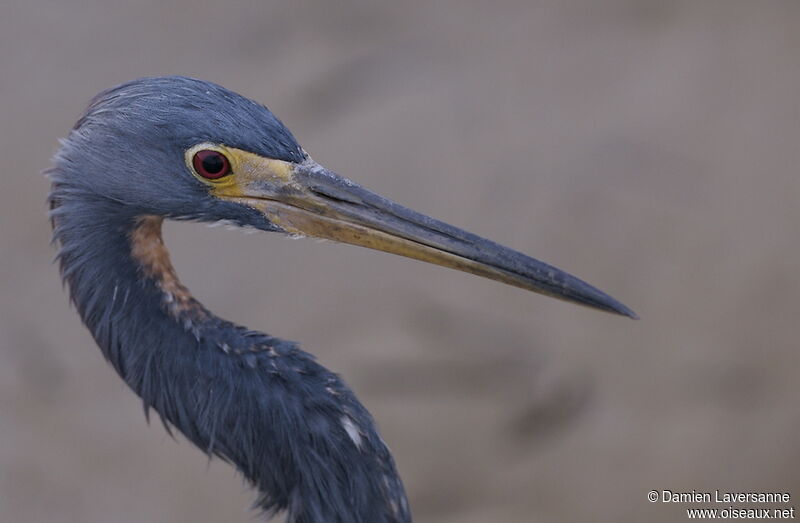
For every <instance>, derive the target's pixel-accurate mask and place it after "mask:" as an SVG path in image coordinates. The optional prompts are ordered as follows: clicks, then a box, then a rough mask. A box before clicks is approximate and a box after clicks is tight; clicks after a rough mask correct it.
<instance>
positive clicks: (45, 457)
mask: <svg viewBox="0 0 800 523" xmlns="http://www.w3.org/2000/svg"><path fill="white" fill-rule="evenodd" d="M334 4H335V5H334ZM430 4H431V3H429V2H418V3H401V2H392V3H386V4H385V5H384V6H382V7H381V6H378V5H377V4H376V3H374V2H368V1H366V0H364V1H361V2H358V1H350V2H344V3H341V2H335V3H334V2H324V1H319V2H299V1H293V2H272V3H267V2H257V1H250V2H244V1H226V2H213V1H207V0H202V1H196V0H195V1H188V0H184V1H179V2H166V3H165V2H162V1H156V0H150V1H146V2H130V3H127V4H122V3H120V4H115V3H114V2H108V1H99V0H97V1H85V2H77V1H76V2H65V1H56V0H51V1H27V2H26V1H23V0H11V1H10V2H9V1H8V0H6V1H5V2H4V3H3V4H2V5H1V6H0V159H1V160H2V169H1V172H2V174H0V176H2V178H1V179H2V190H0V213H1V214H0V218H1V219H2V226H1V227H0V234H1V235H2V236H1V240H0V242H1V243H0V245H2V247H0V248H1V249H2V255H1V256H0V271H2V273H1V274H0V281H2V297H1V299H0V521H2V522H109V521H113V522H144V521H148V522H156V521H159V522H197V521H204V522H205V521H208V522H217V521H219V522H221V521H225V522H234V521H239V522H249V521H253V514H252V513H251V512H248V511H247V510H246V507H247V506H248V504H249V502H250V501H251V500H252V495H251V493H250V492H249V491H248V490H247V489H246V488H245V487H244V486H243V485H242V483H241V481H240V480H239V479H238V478H237V477H236V475H235V473H234V472H233V470H232V469H231V468H229V467H228V466H226V465H224V464H221V463H219V462H212V463H211V464H208V463H207V461H206V460H205V458H204V457H203V455H202V453H200V452H199V451H197V450H196V449H194V448H193V447H192V446H191V445H189V444H188V443H187V442H186V441H184V440H180V441H179V442H178V443H176V442H174V441H173V440H171V439H170V438H169V437H168V436H166V434H165V432H164V430H163V429H162V428H161V427H160V426H158V424H153V425H152V426H150V427H148V426H147V425H146V424H145V422H144V419H143V415H142V409H141V405H140V403H139V401H138V400H137V398H136V397H135V396H134V395H133V394H132V393H131V392H129V391H128V390H127V389H126V388H125V386H124V385H123V384H122V382H121V381H120V380H119V379H118V378H117V376H116V375H115V374H114V373H113V372H112V370H111V369H110V368H109V367H108V366H107V365H106V363H105V362H104V361H103V359H102V357H101V355H100V352H99V351H98V350H97V349H96V347H95V346H94V344H93V343H92V341H91V339H90V337H89V335H88V334H87V332H86V331H85V330H84V329H83V327H82V326H81V324H80V321H79V320H78V317H77V316H76V314H75V312H74V311H73V310H71V309H70V308H69V307H68V304H67V297H66V294H65V293H64V292H63V291H62V289H61V286H60V284H59V280H58V277H57V274H56V269H55V267H54V266H53V265H51V263H50V260H51V258H52V256H53V250H52V249H51V248H50V247H49V246H48V240H49V226H48V223H47V220H46V217H45V204H44V199H45V195H46V193H47V182H46V181H45V180H44V179H43V178H42V177H41V176H40V174H39V172H40V171H41V170H42V169H44V168H46V167H47V166H48V165H49V157H50V155H51V154H52V153H53V152H54V150H55V148H56V144H57V142H56V140H57V138H58V137H60V136H63V135H64V134H65V133H66V132H67V131H68V129H69V128H70V126H71V125H72V123H73V121H74V120H75V118H76V117H77V116H78V115H79V113H80V111H81V110H82V108H83V106H84V105H85V103H86V101H87V100H88V99H89V97H91V96H92V95H93V94H94V93H95V92H97V91H99V90H101V89H103V88H106V87H109V86H111V85H114V84H116V83H119V82H122V81H125V80H129V79H131V78H134V77H138V76H144V75H159V74H186V75H192V76H197V77H201V78H205V79H208V80H212V81H215V82H218V83H222V84H224V85H225V86H227V87H229V88H232V89H234V90H237V91H240V92H242V93H244V94H246V95H249V96H250V97H253V98H255V99H257V100H260V101H263V102H264V103H266V104H268V105H269V106H270V108H272V109H273V111H275V112H276V113H277V114H278V115H279V116H280V117H281V118H282V119H284V121H286V122H287V123H288V124H289V126H290V127H291V128H292V129H293V131H294V132H295V134H296V135H297V137H298V138H299V139H300V141H301V143H302V144H303V145H304V146H305V147H306V149H307V150H309V151H310V152H311V154H312V155H313V156H314V157H315V158H316V159H317V160H319V161H321V162H322V163H325V164H326V165H328V166H330V167H331V168H333V169H335V170H337V171H339V172H341V173H343V174H345V175H347V176H350V177H352V178H354V179H356V180H357V181H359V182H362V183H364V184H365V185H367V186H368V187H370V188H372V189H375V190H378V191H379V192H382V193H384V194H386V195H387V196H389V197H391V198H393V199H395V200H398V201H400V202H402V203H405V204H407V205H409V206H411V207H414V208H416V209H418V210H420V211H423V212H427V213H429V214H433V215H435V216H436V217H439V218H442V219H444V220H447V221H449V222H451V223H454V224H456V225H459V226H462V227H465V228H467V229H469V230H472V231H474V232H477V233H479V234H482V235H485V236H488V237H490V238H492V239H495V240H497V241H500V242H502V243H505V244H507V245H510V246H512V247H515V248H518V249H520V250H522V251H525V252H528V253H531V254H533V255H535V256H538V257H540V258H543V259H544V260H546V261H549V262H551V263H554V264H556V265H559V266H561V267H563V268H565V269H567V270H570V271H572V272H574V273H576V274H577V275H579V276H581V277H584V278H586V279H588V280H589V281H590V282H592V283H594V284H596V285H598V286H600V287H601V288H603V289H604V290H607V291H608V292H610V293H612V294H613V295H614V296H616V297H618V298H620V299H621V300H623V301H624V302H626V303H627V304H629V305H631V306H632V307H633V308H634V309H635V310H637V312H639V313H640V314H641V316H642V317H643V319H642V320H641V321H639V322H633V321H628V320H624V319H621V318H616V317H612V316H609V315H605V314H602V313H597V312H593V311H588V310H583V309H581V308H578V307H574V306H570V305H566V304H563V303H560V302H556V301H553V300H549V299H546V298H543V297H539V296H535V295H532V294H528V293H525V292H523V291H519V290H517V289H514V288H510V287H505V286H502V285H499V284H496V283H493V282H487V281H483V280H480V279H478V278H475V277H471V276H468V275H464V274H459V273H455V272H448V271H446V270H444V269H439V268H434V267H430V266H425V265H422V264H419V263H416V262H412V261H408V260H403V259H399V258H393V257H390V256H386V255H382V254H378V253H373V252H368V251H365V250H361V249H356V248H351V247H343V246H332V245H330V244H324V245H323V244H318V243H315V242H312V241H287V240H284V239H281V238H279V237H273V236H269V235H260V236H244V235H241V234H236V233H232V232H227V231H221V230H219V229H207V228H205V227H203V226H198V225H191V224H190V225H174V226H172V225H171V226H169V227H168V229H167V241H168V243H169V245H170V247H171V249H172V251H173V252H174V258H175V260H176V264H177V266H178V269H179V272H180V274H181V276H182V278H183V279H184V281H185V282H186V283H188V285H189V286H190V287H191V288H192V289H193V290H194V292H195V294H196V295H197V296H198V297H200V298H201V299H202V300H204V301H205V302H206V304H207V305H208V306H209V307H210V308H211V309H212V310H215V311H217V312H219V313H221V314H222V315H223V316H225V317H229V318H232V319H235V320H237V321H240V322H243V323H245V324H247V325H249V326H252V327H257V328H261V329H263V330H266V331H268V332H271V333H273V334H276V335H279V336H282V337H285V338H288V339H294V340H298V341H300V342H302V344H303V345H304V347H305V348H307V349H308V350H310V351H312V352H314V353H316V354H317V355H318V356H319V358H320V359H321V360H322V362H324V363H325V364H326V365H328V366H329V367H331V368H333V369H334V370H336V371H338V372H340V373H342V374H343V376H344V377H345V378H346V379H347V380H348V382H349V383H350V384H351V385H352V386H353V388H354V389H355V390H356V391H357V393H359V395H360V397H361V398H362V400H363V401H364V402H365V404H366V405H367V406H368V407H369V408H370V409H371V411H372V412H373V413H374V414H375V417H376V418H377V419H378V421H379V423H380V426H381V428H382V432H383V435H384V437H385V439H386V440H387V442H388V443H389V445H390V446H391V447H392V449H393V451H394V453H395V457H396V459H397V461H398V463H399V467H400V469H401V472H402V473H403V476H404V479H405V481H406V484H407V487H408V491H409V495H410V498H411V502H412V506H413V508H414V511H415V515H416V519H417V520H418V521H421V522H436V523H439V522H441V523H444V522H456V521H457V522H494V521H513V522H517V521H518V522H527V521H588V520H593V521H622V520H625V521H683V520H685V516H684V513H683V509H685V508H686V507H687V505H685V504H684V505H662V504H651V503H648V502H647V501H646V498H645V496H646V493H647V491H648V490H650V489H673V490H692V489H697V490H708V489H715V488H719V489H747V490H756V491H761V490H780V491H789V492H791V493H792V494H793V496H794V497H795V501H796V499H800V466H799V465H800V443H798V434H799V433H800V409H798V401H797V399H798V395H799V394H800V382H798V379H797V376H798V369H799V368H800V358H799V357H798V341H797V334H798V319H799V318H800V315H799V314H798V313H800V306H798V296H800V278H798V268H800V243H798V234H797V230H798V226H800V205H799V204H798V199H800V176H799V174H800V173H798V166H800V101H799V100H800V97H799V95H800V3H798V2H795V1H786V2H733V1H719V2H708V1H706V2H695V1H686V2H663V1H652V2H644V1H639V0H631V1H614V2H608V1H607V2H603V3H599V2H593V3H576V2H556V1H553V2H522V1H520V2H509V3H502V2H491V3H481V4H479V3H475V5H469V4H468V3H467V2H457V1H455V0H454V1H451V2H437V3H433V5H430ZM487 4H488V5H487ZM795 501H793V504H797V503H796V502H795Z"/></svg>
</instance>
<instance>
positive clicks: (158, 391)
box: [50, 183, 410, 523]
mask: <svg viewBox="0 0 800 523" xmlns="http://www.w3.org/2000/svg"><path fill="white" fill-rule="evenodd" d="M50 200H51V206H52V208H53V210H52V220H53V227H54V241H55V242H56V243H58V244H59V246H60V250H59V254H58V261H59V264H60V266H61V271H62V275H63V277H64V281H65V282H66V284H67V285H68V286H69V289H70V295H71V299H72V302H73V303H74V304H75V306H76V308H77V310H78V312H79V314H80V316H81V318H82V319H83V321H84V323H85V324H86V326H87V327H88V328H89V330H90V331H91V333H92V335H93V336H94V339H95V340H96V342H97V344H98V345H99V346H100V348H101V350H102V351H103V354H104V355H105V357H106V358H107V359H108V360H109V362H110V363H111V364H112V365H113V366H114V368H115V369H116V370H117V372H118V373H119V374H120V376H121V377H122V378H123V379H124V380H125V382H126V383H127V384H128V385H129V386H130V387H131V388H132V389H133V390H134V391H135V392H136V393H137V394H138V395H139V396H140V397H141V398H142V400H143V402H144V406H145V411H146V412H147V411H148V410H149V409H151V408H152V409H154V410H155V411H157V412H158V414H159V416H160V417H161V419H162V421H163V422H164V425H165V427H167V430H170V427H174V428H176V429H178V430H179V431H180V432H181V433H183V434H184V435H185V436H186V437H187V438H188V439H189V440H191V441H192V442H193V443H194V444H195V445H197V446H198V447H199V448H200V449H202V450H203V451H205V452H207V453H208V454H210V455H212V454H213V455H217V456H220V457H222V458H223V459H224V460H226V461H229V462H231V463H232V464H234V465H235V466H236V467H237V468H238V470H239V471H240V472H241V473H242V474H243V475H244V476H245V477H246V478H247V480H248V481H249V482H251V483H252V484H253V485H254V486H255V487H256V488H257V489H258V490H259V493H260V496H259V499H258V502H257V506H258V507H259V508H261V509H262V510H264V511H266V512H267V513H275V512H279V511H282V510H286V511H287V515H288V521H290V522H293V523H300V522H304V523H310V522H316V521H326V522H327V521H331V522H342V523H343V522H376V523H378V522H386V523H389V522H406V521H410V515H409V510H408V504H407V501H406V497H405V494H404V492H403V486H402V483H401V480H400V478H399V476H398V474H397V471H396V470H395V466H394V462H393V460H392V457H391V455H390V454H389V451H388V449H387V448H386V446H385V445H384V443H383V441H382V440H381V438H380V436H379V435H378V433H377V430H376V428H375V425H374V422H373V420H372V418H371V416H370V415H369V413H368V412H367V411H366V409H365V408H364V407H363V406H362V405H361V404H360V403H359V402H358V400H357V399H356V398H355V396H354V395H353V393H352V392H351V391H350V390H349V389H348V387H347V386H346V385H345V384H344V383H343V382H342V381H341V380H340V379H339V378H338V376H336V375H335V374H333V373H331V372H329V371H328V370H327V369H325V368H324V367H322V366H321V365H319V364H318V363H316V362H315V361H314V359H313V357H312V356H310V355H309V354H307V353H305V352H303V351H301V350H300V349H298V348H297V346H296V345H295V344H294V343H291V342H286V341H283V340H280V339H278V338H274V337H271V336H268V335H266V334H263V333H259V332H254V331H250V330H247V329H245V328H244V327H240V326H238V325H235V324H233V323H230V322H227V321H225V320H222V319H220V318H218V317H216V316H214V315H213V314H212V313H210V312H209V311H208V310H207V309H205V308H204V307H203V306H202V305H201V304H200V302H198V301H197V300H195V299H194V298H193V297H192V296H191V294H190V293H189V291H188V289H187V288H186V287H185V286H184V285H182V284H181V283H180V281H179V280H178V278H177V275H176V274H175V270H174V269H173V267H172V264H171V263H170V260H169V254H168V252H167V249H166V247H165V246H164V242H163V240H162V237H161V224H162V221H163V219H162V218H161V217H156V216H140V215H136V214H133V213H131V212H129V211H128V210H127V209H126V207H125V206H123V205H121V204H119V203H116V202H113V201H107V200H104V199H102V198H89V197H86V196H85V195H76V194H73V193H71V192H70V191H69V190H66V189H65V188H64V187H63V186H59V184H57V183H56V184H54V187H53V192H52V193H51V197H50Z"/></svg>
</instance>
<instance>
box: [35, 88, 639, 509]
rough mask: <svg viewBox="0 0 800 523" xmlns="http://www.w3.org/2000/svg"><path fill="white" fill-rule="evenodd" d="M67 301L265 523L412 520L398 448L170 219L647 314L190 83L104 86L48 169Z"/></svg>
mask: <svg viewBox="0 0 800 523" xmlns="http://www.w3.org/2000/svg"><path fill="white" fill-rule="evenodd" d="M47 174H48V176H49V178H50V181H51V191H50V194H49V198H48V200H49V205H50V219H51V222H52V226H53V241H54V243H55V244H56V245H57V248H58V253H57V256H56V258H57V260H58V265H59V268H60V272H61V276H62V278H63V281H64V282H65V285H66V286H67V287H68V289H69V295H70V301H71V303H72V304H73V306H74V307H75V309H76V310H77V312H78V314H79V315H80V317H81V319H82V321H83V323H84V324H85V326H86V327H87V328H88V330H89V331H90V333H91V335H92V337H93V338H94V341H95V342H96V343H97V345H98V346H99V347H100V349H101V351H102V353H103V355H104V357H105V358H106V359H107V360H108V362H109V363H110V364H111V365H112V366H113V367H114V369H115V370H116V372H117V373H118V374H119V376H120V377H121V378H122V379H123V380H124V381H125V383H126V384H127V385H128V386H129V387H130V388H131V389H132V390H133V391H134V392H135V393H136V394H137V395H138V396H139V397H140V398H141V400H142V402H143V405H144V410H145V415H146V417H147V419H148V420H149V413H150V412H151V410H152V411H155V412H156V413H157V414H158V416H159V417H160V419H161V421H162V422H163V424H164V427H165V428H166V430H167V431H168V432H169V433H170V434H172V433H173V431H174V430H177V431H178V432H180V433H181V434H183V435H184V436H185V437H186V438H187V439H188V440H189V441H191V442H192V443H193V444H194V445H196V446H197V447H199V449H201V450H202V451H203V452H205V453H207V454H208V456H209V457H213V456H216V457H218V458H221V459H222V460H224V461H226V462H229V463H230V464H232V465H233V466H234V467H235V468H236V469H237V470H238V471H239V473H240V474H241V475H242V476H243V477H244V478H245V479H246V481H247V482H248V483H249V484H250V485H251V486H252V487H253V488H254V490H255V491H256V492H257V500H256V502H255V506H256V507H257V508H258V509H259V510H260V511H262V512H263V513H264V514H265V516H266V517H272V516H275V515H276V514H279V513H284V514H285V517H286V520H287V521H288V522H290V523H317V522H334V523H358V522H364V523H384V522H385V523H389V522H392V523H399V522H409V521H411V511H410V508H409V504H408V501H407V498H406V494H405V491H404V487H403V483H402V481H401V478H400V476H399V475H398V472H397V469H396V466H395V463H394V460H393V458H392V455H391V453H390V451H389V449H388V447H387V445H386V444H385V443H384V441H383V439H382V438H381V436H380V434H379V432H378V429H377V427H376V424H375V421H374V420H373V418H372V416H371V415H370V413H369V412H368V411H367V409H366V408H365V407H364V406H363V405H362V404H361V403H360V402H359V400H358V399H357V398H356V396H355V395H354V394H353V392H352V391H351V390H350V388H349V387H348V386H347V385H346V384H345V383H344V381H343V380H342V379H341V378H340V377H339V376H338V375H337V374H335V373H333V372H331V371H330V370H328V369H326V368H325V367H323V366H322V365H320V364H319V363H317V361H316V360H315V358H314V357H313V356H312V355H311V354H309V353H307V352H305V351H303V350H301V349H300V348H299V347H298V346H297V344H295V343H293V342H290V341H285V340H282V339H279V338H277V337H274V336H271V335H269V334H265V333H262V332H258V331H253V330H249V329H247V328H245V327H243V326H240V325H238V324H236V323H233V322H231V321H228V320H226V319H223V318H221V317H220V316H217V315H215V314H214V313H212V312H211V311H209V310H208V309H207V308H206V307H204V306H203V304H202V303H201V302H200V301H198V300H197V299H195V298H194V297H193V295H192V294H191V293H190V292H189V290H188V289H187V288H186V286H184V285H183V284H182V283H181V281H180V280H179V279H178V277H177V275H176V272H175V269H174V267H173V265H172V264H171V262H170V257H169V253H168V251H167V249H166V247H165V245H164V241H163V239H162V234H161V229H162V223H163V221H164V220H165V219H167V220H189V221H197V222H210V223H216V222H222V223H226V224H230V225H233V226H237V227H244V228H249V229H255V230H258V231H266V232H276V233H281V234H285V235H291V236H297V237H302V236H308V237H315V238H321V239H326V240H333V241H336V242H341V243H346V244H352V245H357V246H362V247H367V248H370V249H376V250H379V251H384V252H388V253H393V254H398V255H401V256H405V257H409V258H413V259H417V260H421V261H424V262H428V263H432V264H437V265H440V266H444V267H449V268H452V269H457V270H460V271H465V272H468V273H472V274H475V275H478V276H482V277H485V278H490V279H492V280H496V281H500V282H503V283H506V284H510V285H514V286H517V287H520V288H523V289H527V290H530V291H534V292H537V293H541V294H545V295H549V296H552V297H555V298H559V299H562V300H567V301H570V302H574V303H577V304H580V305H584V306H588V307H592V308H595V309H600V310H603V311H606V312H611V313H615V314H619V315H622V316H628V317H631V318H636V315H635V313H634V312H633V311H632V310H631V309H629V308H628V307H626V306H625V305H623V304H622V303H621V302H619V301H617V300H615V299H614V298H612V297H611V296H609V295H607V294H605V293H604V292H602V291H600V290H598V289H597V288H595V287H593V286H591V285H589V284H587V283H585V282H583V281H582V280H580V279H578V278H576V277H574V276H572V275H570V274H568V273H566V272H564V271H561V270H559V269H557V268H555V267H553V266H551V265H547V264H545V263H543V262H541V261H539V260H536V259H534V258H531V257H528V256H526V255H524V254H521V253H519V252H517V251H514V250H512V249H509V248H507V247H503V246H501V245H499V244H497V243H494V242H492V241H489V240H487V239H484V238H481V237H479V236H477V235H475V234H472V233H469V232H466V231H464V230H461V229H459V228H456V227H453V226H451V225H448V224H446V223H444V222H441V221H439V220H436V219H433V218H431V217H428V216H426V215H423V214H420V213H418V212H415V211H413V210H411V209H409V208H406V207H403V206H401V205H399V204H397V203H394V202H393V201H391V200H388V199H386V198H384V197H382V196H380V195H378V194H376V193H374V192H371V191H369V190H367V189H366V188H364V187H362V186H360V185H358V184H356V183H355V182H353V181H351V180H349V179H348V178H345V177H343V176H340V175H338V174H336V173H335V172H333V171H331V170H328V169H326V168H324V167H322V166H321V165H320V164H318V163H316V162H315V161H314V160H312V159H311V157H310V156H309V154H308V153H307V152H306V151H305V150H304V149H303V148H302V147H301V146H300V145H299V144H298V142H297V140H296V139H295V138H294V136H293V135H292V133H291V132H290V131H289V129H288V128H287V127H286V126H284V124H283V123H282V122H281V121H280V120H278V118H276V117H275V116H274V115H273V114H272V112H270V111H269V109H267V108H266V107H265V106H263V105H261V104H259V103H257V102H255V101H252V100H250V99H248V98H246V97H244V96H241V95H239V94H236V93H234V92H232V91H230V90H228V89H225V88H224V87H221V86H219V85H216V84H213V83H210V82H206V81H202V80H198V79H193V78H187V77H180V76H169V77H154V78H142V79H137V80H134V81H131V82H128V83H124V84H121V85H118V86H116V87H113V88H111V89H109V90H106V91H103V92H101V93H100V94H98V95H97V96H95V97H94V98H93V99H92V101H91V102H90V103H89V106H88V108H87V109H86V110H85V112H84V113H83V115H82V116H81V117H80V118H79V120H78V121H77V123H76V124H75V125H74V127H73V128H72V129H71V131H70V132H69V134H68V136H67V137H66V138H64V139H63V140H62V141H61V146H60V148H59V149H58V152H57V153H56V154H55V157H54V159H53V166H52V167H51V168H50V169H49V170H48V172H47Z"/></svg>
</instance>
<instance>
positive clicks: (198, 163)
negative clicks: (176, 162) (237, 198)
mask: <svg viewBox="0 0 800 523" xmlns="http://www.w3.org/2000/svg"><path fill="white" fill-rule="evenodd" d="M192 167H194V170H195V172H196V173H197V174H198V175H200V176H201V177H203V178H205V179H207V180H218V179H220V178H222V177H223V176H227V175H228V174H230V173H231V162H230V161H229V160H228V157H227V156H225V155H224V154H222V153H221V152H219V151H215V150H213V149H202V150H200V151H197V152H196V153H194V156H193V157H192Z"/></svg>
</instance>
